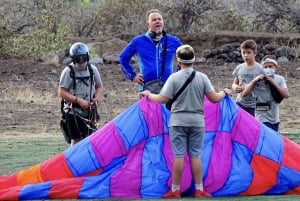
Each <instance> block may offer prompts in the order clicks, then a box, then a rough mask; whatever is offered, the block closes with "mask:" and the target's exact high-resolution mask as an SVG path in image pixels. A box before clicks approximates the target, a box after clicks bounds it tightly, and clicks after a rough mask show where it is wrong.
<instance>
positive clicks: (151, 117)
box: [0, 97, 300, 200]
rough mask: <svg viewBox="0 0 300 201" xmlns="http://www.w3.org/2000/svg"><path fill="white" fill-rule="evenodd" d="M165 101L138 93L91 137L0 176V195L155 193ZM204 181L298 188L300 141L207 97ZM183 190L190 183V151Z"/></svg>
mask: <svg viewBox="0 0 300 201" xmlns="http://www.w3.org/2000/svg"><path fill="white" fill-rule="evenodd" d="M169 117H170V113H169V111H168V110H167V109H166V108H165V105H164V104H158V103H155V102H153V101H151V100H149V99H148V98H146V97H145V98H142V99H140V100H139V101H137V102H136V103H134V104H133V105H131V106H130V107H129V108H127V109H126V110H125V111H123V112H122V113H121V114H119V115H118V116H117V117H115V118H114V119H113V120H111V121H110V122H108V123H107V124H106V125H104V126H103V127H102V128H100V129H99V130H97V131H96V132H95V133H94V134H92V135H91V136H89V137H87V138H85V139H84V140H82V141H80V142H79V143H77V144H76V145H75V146H72V147H70V148H68V149H66V150H65V151H64V152H62V153H59V154H57V155H55V156H53V157H50V158H49V159H48V160H46V161H43V162H41V163H39V164H36V165H34V166H32V167H30V168H27V169H24V170H22V171H19V172H15V173H12V174H11V175H8V176H0V200H34V199H104V198H124V199H137V198H161V197H162V195H163V194H164V193H166V192H167V191H168V190H169V189H170V186H171V182H172V181H171V178H172V163H173V156H172V151H171V148H170V141H169V135H168V121H169ZM201 159H202V163H203V184H204V188H205V189H206V190H207V191H208V192H209V193H211V194H212V196H213V197H218V196H239V195H263V194H266V195H279V194H300V186H299V185H300V166H299V164H300V147H299V145H298V144H296V143H295V142H293V141H291V140H289V139H288V138H286V137H284V136H282V135H280V134H279V133H277V132H275V131H273V130H271V129H270V128H268V127H266V126H264V125H263V124H262V123H260V122H259V121H257V120H256V119H255V118H254V117H252V116H251V115H249V114H248V113H247V112H245V111H243V110H242V109H240V108H239V107H238V106H237V105H236V104H235V102H234V101H233V100H232V99H231V98H230V97H226V98H224V99H223V100H222V101H221V102H219V103H214V104H213V103H211V102H209V101H208V100H205V136H204V141H203V147H202V155H201ZM182 178H183V179H182V182H181V193H182V195H183V196H191V195H192V193H193V191H194V183H193V179H192V175H191V171H190V163H189V157H188V156H186V157H185V165H184V173H183V176H182Z"/></svg>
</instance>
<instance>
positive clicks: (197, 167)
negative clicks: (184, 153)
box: [191, 158, 202, 184]
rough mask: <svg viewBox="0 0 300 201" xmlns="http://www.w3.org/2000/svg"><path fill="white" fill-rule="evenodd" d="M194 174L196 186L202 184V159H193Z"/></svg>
mask: <svg viewBox="0 0 300 201" xmlns="http://www.w3.org/2000/svg"><path fill="white" fill-rule="evenodd" d="M191 166H192V173H193V178H194V181H195V184H201V183H202V163H201V160H200V158H191Z"/></svg>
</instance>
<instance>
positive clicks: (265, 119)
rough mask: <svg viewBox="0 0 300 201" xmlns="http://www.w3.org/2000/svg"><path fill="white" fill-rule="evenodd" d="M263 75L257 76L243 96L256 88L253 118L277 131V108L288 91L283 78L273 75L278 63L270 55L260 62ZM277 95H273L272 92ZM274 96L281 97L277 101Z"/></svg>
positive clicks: (278, 122) (278, 120) (278, 119)
mask: <svg viewBox="0 0 300 201" xmlns="http://www.w3.org/2000/svg"><path fill="white" fill-rule="evenodd" d="M262 66H263V71H264V75H259V76H257V77H256V78H254V79H253V80H252V82H251V83H250V84H249V85H248V86H247V87H246V88H245V90H244V92H243V95H245V94H247V93H249V91H251V90H253V88H256V90H255V95H256V110H255V117H256V118H257V119H258V120H259V121H260V122H262V123H264V124H265V125H267V126H268V127H270V128H271V129H273V130H275V131H279V124H280V118H279V107H278V104H279V103H280V102H281V100H282V98H288V97H289V91H288V87H287V84H286V81H285V79H284V77H283V76H281V75H277V74H275V72H276V70H277V68H278V67H279V66H278V63H277V61H276V60H275V59H273V58H272V57H271V56H270V55H267V56H265V57H264V58H263V60H262ZM274 91H275V92H276V91H277V92H276V93H277V95H274V93H273V92H274ZM275 96H281V98H280V100H277V98H276V97H275Z"/></svg>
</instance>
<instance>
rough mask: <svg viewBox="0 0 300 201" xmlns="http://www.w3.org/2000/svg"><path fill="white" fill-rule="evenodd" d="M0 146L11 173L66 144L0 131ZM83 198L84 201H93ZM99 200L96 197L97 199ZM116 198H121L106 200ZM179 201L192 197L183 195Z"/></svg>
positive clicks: (251, 200) (291, 199)
mask: <svg viewBox="0 0 300 201" xmlns="http://www.w3.org/2000/svg"><path fill="white" fill-rule="evenodd" d="M292 136H293V138H294V139H297V141H298V142H299V141H300V132H297V133H294V134H293V135H292ZM0 138H1V142H0V144H1V146H0V153H1V154H0V175H10V174H12V173H14V172H17V171H20V170H23V169H26V168H29V167H31V166H33V165H35V164H37V163H40V162H42V161H44V160H47V159H48V158H50V157H52V156H54V155H56V154H58V153H61V152H63V151H64V150H65V149H67V148H68V147H69V145H68V144H67V143H66V142H65V141H64V138H63V136H62V135H61V134H30V135H28V134H20V133H19V134H11V133H9V134H1V135H0ZM299 199H300V196H294V195H293V196H292V195H286V196H284V195H281V196H241V197H218V198H209V199H201V200H203V201H208V200H213V201H219V200H220V201H257V200H264V201H273V200H276V201H279V200H280V201H281V200H283V201H296V200H299ZM95 200H96V199H93V200H86V201H95ZM98 200H99V199H98ZM109 200H112V201H120V200H124V199H109ZM145 200H149V201H155V200H157V201H158V200H160V201H161V200H162V199H143V201H145ZM181 200H183V201H188V200H195V199H192V198H183V199H181Z"/></svg>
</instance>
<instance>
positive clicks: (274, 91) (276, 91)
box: [269, 83, 283, 103]
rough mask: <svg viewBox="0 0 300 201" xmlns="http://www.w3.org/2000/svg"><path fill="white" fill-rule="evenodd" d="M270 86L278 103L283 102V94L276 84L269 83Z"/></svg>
mask: <svg viewBox="0 0 300 201" xmlns="http://www.w3.org/2000/svg"><path fill="white" fill-rule="evenodd" d="M269 86H270V90H271V94H272V97H273V99H274V101H275V102H276V103H281V101H282V100H283V97H282V95H281V94H280V93H279V91H278V90H277V89H276V88H275V86H274V85H272V84H271V83H269Z"/></svg>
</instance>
